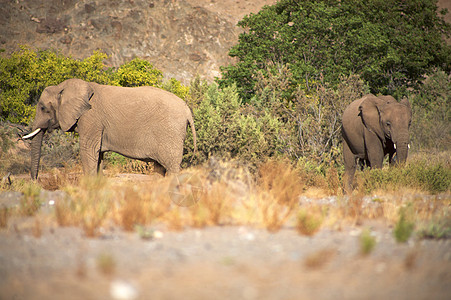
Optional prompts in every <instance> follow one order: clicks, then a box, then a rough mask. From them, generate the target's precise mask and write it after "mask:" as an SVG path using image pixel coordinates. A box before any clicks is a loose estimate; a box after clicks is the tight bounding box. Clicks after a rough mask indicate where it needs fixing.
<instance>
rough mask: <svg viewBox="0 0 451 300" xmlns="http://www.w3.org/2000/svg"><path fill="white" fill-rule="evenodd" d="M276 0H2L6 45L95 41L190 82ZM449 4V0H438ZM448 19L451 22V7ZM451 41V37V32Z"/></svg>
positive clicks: (1, 34)
mask: <svg viewBox="0 0 451 300" xmlns="http://www.w3.org/2000/svg"><path fill="white" fill-rule="evenodd" d="M276 2H277V1H276V0H45V1H36V0H0V49H5V50H6V53H10V52H11V51H14V50H17V49H18V46H19V45H21V44H27V45H32V46H34V47H35V48H40V49H48V48H53V49H58V50H60V51H61V52H62V53H63V54H64V55H71V56H72V57H74V58H78V59H82V58H86V57H88V56H90V55H91V54H92V52H93V51H94V50H96V49H100V50H101V51H103V52H105V53H107V54H108V55H109V56H110V58H109V59H108V61H107V64H109V65H110V66H115V67H117V66H119V65H121V64H123V63H125V62H127V61H129V60H131V59H133V58H134V57H140V58H144V59H147V60H149V61H150V62H152V63H153V64H154V65H155V66H156V67H157V68H159V69H161V70H162V71H163V73H164V74H165V76H167V77H175V78H177V79H179V80H181V81H182V82H184V83H189V81H190V80H191V79H192V78H193V77H194V76H196V75H197V74H199V75H200V76H201V77H203V78H205V79H207V80H212V79H213V78H214V77H215V76H218V75H219V67H220V66H224V65H227V64H229V63H230V62H231V61H232V60H231V58H230V57H229V56H228V51H229V49H230V47H231V46H233V45H234V44H235V43H236V42H237V39H238V34H239V33H240V28H238V27H236V23H237V22H238V21H239V20H240V19H242V17H243V16H244V15H246V14H249V13H256V12H258V11H259V10H260V9H261V8H262V7H263V6H264V5H271V4H274V3H276ZM438 5H439V6H440V7H444V8H448V10H450V9H451V1H449V0H439V1H438ZM446 20H447V21H448V22H451V13H448V15H447V16H446ZM448 41H451V40H448Z"/></svg>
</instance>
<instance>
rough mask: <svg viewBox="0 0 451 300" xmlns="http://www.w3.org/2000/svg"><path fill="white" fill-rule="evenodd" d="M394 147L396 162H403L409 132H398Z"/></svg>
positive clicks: (407, 145)
mask: <svg viewBox="0 0 451 300" xmlns="http://www.w3.org/2000/svg"><path fill="white" fill-rule="evenodd" d="M394 144H395V149H396V163H400V164H404V163H405V162H406V160H407V155H408V153H409V134H408V133H405V134H400V135H399V138H398V139H396V140H395V141H394Z"/></svg>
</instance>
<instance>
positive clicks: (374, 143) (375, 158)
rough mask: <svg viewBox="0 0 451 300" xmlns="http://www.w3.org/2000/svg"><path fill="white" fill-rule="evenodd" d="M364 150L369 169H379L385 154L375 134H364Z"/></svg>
mask: <svg viewBox="0 0 451 300" xmlns="http://www.w3.org/2000/svg"><path fill="white" fill-rule="evenodd" d="M365 149H366V152H367V156H368V161H369V162H370V167H371V168H378V169H381V168H382V162H383V161H384V156H385V153H384V148H383V146H382V142H381V140H380V139H379V138H378V137H377V135H376V134H374V133H371V132H368V131H366V132H365Z"/></svg>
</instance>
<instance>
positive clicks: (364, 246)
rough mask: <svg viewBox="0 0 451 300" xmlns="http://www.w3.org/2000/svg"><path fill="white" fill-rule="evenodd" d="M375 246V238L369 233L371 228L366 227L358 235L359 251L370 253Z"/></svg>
mask: <svg viewBox="0 0 451 300" xmlns="http://www.w3.org/2000/svg"><path fill="white" fill-rule="evenodd" d="M375 246H376V238H375V237H374V236H372V235H371V230H369V229H368V228H366V229H364V230H363V231H362V234H361V235H360V252H361V253H362V254H363V255H368V254H370V253H371V252H372V251H373V249H374V247H375Z"/></svg>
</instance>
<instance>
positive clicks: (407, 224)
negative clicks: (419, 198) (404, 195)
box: [393, 205, 415, 243]
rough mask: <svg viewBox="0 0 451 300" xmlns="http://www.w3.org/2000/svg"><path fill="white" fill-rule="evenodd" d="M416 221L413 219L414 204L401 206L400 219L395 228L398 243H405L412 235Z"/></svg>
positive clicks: (394, 232) (394, 234)
mask: <svg viewBox="0 0 451 300" xmlns="http://www.w3.org/2000/svg"><path fill="white" fill-rule="evenodd" d="M414 228H415V223H414V222H413V221H412V206H411V205H408V206H406V207H401V208H400V209H399V219H398V222H397V223H396V225H395V228H394V229H393V236H394V237H395V239H396V241H397V242H398V243H405V242H407V241H408V240H409V238H410V236H411V235H412V232H413V229H414Z"/></svg>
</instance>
